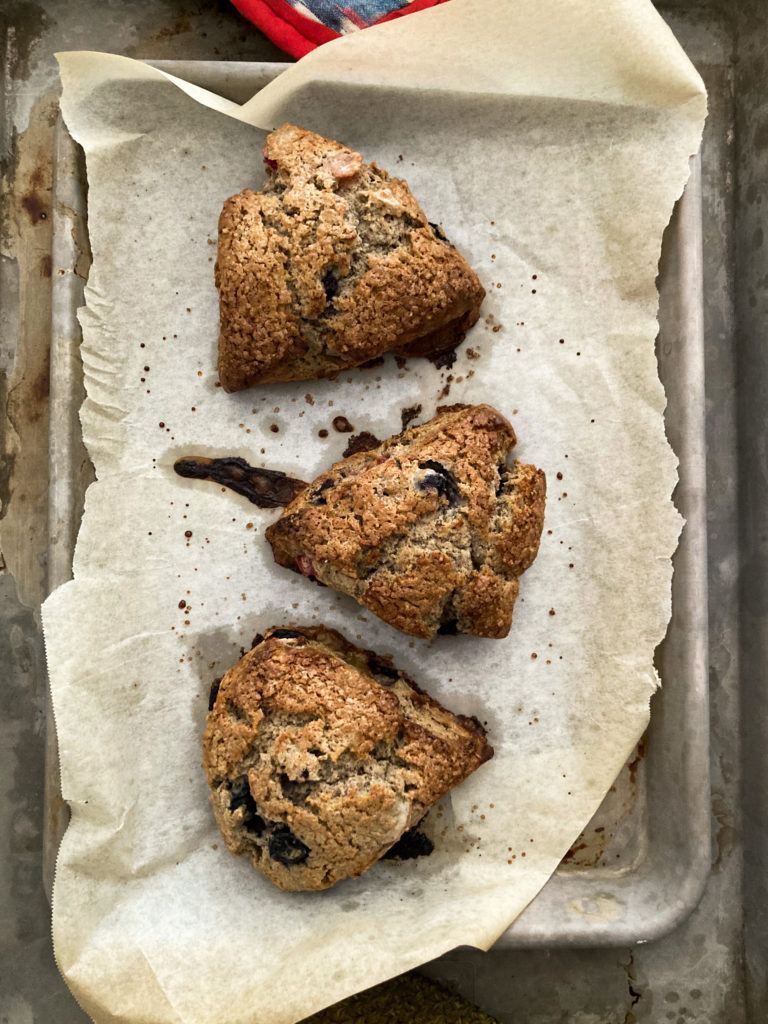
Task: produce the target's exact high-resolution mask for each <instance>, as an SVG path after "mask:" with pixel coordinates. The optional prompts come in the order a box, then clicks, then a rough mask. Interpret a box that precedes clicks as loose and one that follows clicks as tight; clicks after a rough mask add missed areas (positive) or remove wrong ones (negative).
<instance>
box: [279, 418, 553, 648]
mask: <svg viewBox="0 0 768 1024" xmlns="http://www.w3.org/2000/svg"><path fill="white" fill-rule="evenodd" d="M515 443H516V438H515V433H514V431H513V429H512V427H511V425H510V423H509V422H508V420H506V419H505V418H504V417H503V416H502V415H501V413H499V412H497V411H496V410H495V409H494V408H492V407H491V406H489V405H477V406H469V405H453V406H447V407H442V408H440V409H438V412H437V415H436V416H435V417H434V418H433V419H431V420H430V421H429V422H428V423H425V424H423V425H422V426H418V427H414V428H412V429H410V430H406V431H404V432H403V433H402V434H398V435H396V436H395V437H391V438H389V439H388V440H387V441H384V442H383V443H382V444H381V445H380V446H379V447H378V448H374V449H373V450H371V451H367V452H360V453H358V454H356V455H352V456H350V457H348V458H346V459H344V460H343V461H342V462H337V463H336V464H335V465H334V466H332V467H331V468H330V469H329V470H328V471H327V472H326V473H323V474H322V475H321V476H319V477H318V478H317V479H316V480H314V481H313V482H312V484H310V486H309V487H308V488H307V489H306V490H305V491H303V492H302V493H301V494H300V495H299V496H298V497H297V498H296V499H295V500H294V501H292V502H291V504H290V505H289V506H288V507H287V508H286V509H285V511H284V512H283V514H282V515H281V516H280V518H279V519H278V520H277V521H276V522H275V523H273V524H272V525H271V526H270V527H269V528H268V529H267V531H266V536H267V540H268V541H269V543H270V544H271V545H272V550H273V553H274V556H275V560H276V561H277V562H278V564H280V565H282V566H285V567H286V568H289V569H294V570H297V571H303V572H304V574H305V575H312V576H314V577H315V578H316V579H318V580H320V582H322V583H325V584H327V585H329V586H332V587H334V588H335V589H337V590H341V591H343V592H344V593H346V594H349V595H350V596H352V597H354V598H355V599H356V600H357V601H359V602H360V603H361V604H362V605H365V607H367V608H369V609H370V610H371V611H372V612H374V613H375V614H376V615H378V616H379V618H381V619H383V620H384V621H385V622H388V623H389V624H390V625H392V626H394V627H395V628H396V629H399V630H401V631H402V632H404V633H408V634H410V635H412V636H418V637H431V636H434V635H435V633H437V632H438V631H443V632H458V633H472V634H474V635H475V636H483V637H493V638H501V637H505V636H506V635H507V633H508V632H509V629H510V626H511V623H512V611H513V608H514V604H515V600H516V598H517V594H518V589H519V585H518V577H519V576H520V575H521V574H522V573H523V572H524V571H525V570H526V569H527V568H528V567H529V566H530V565H531V563H532V562H533V560H534V558H535V557H536V553H537V551H538V547H539V540H540V537H541V530H542V526H543V523H544V505H545V496H546V480H545V476H544V473H543V472H542V471H541V470H540V469H537V468H536V467H535V466H531V465H524V464H522V463H519V462H514V463H512V464H511V465H508V464H507V456H508V454H509V452H510V451H511V449H512V448H513V447H514V445H515Z"/></svg>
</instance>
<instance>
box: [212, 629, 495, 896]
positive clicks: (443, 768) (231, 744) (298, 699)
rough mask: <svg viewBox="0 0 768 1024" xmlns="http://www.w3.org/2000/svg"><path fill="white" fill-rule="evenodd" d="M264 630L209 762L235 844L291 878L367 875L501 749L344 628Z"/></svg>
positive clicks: (296, 884) (315, 883) (307, 884)
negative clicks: (355, 641) (361, 645)
mask: <svg viewBox="0 0 768 1024" xmlns="http://www.w3.org/2000/svg"><path fill="white" fill-rule="evenodd" d="M259 639H260V641H261V642H258V643H257V644H256V646H255V647H254V648H253V649H252V650H251V651H249V652H248V653H247V654H246V655H245V656H244V657H243V658H242V659H241V660H240V661H239V662H238V664H237V665H235V666H234V668H232V669H231V670H230V671H229V672H227V674H226V675H225V676H224V678H223V680H222V681H221V683H220V685H219V689H218V693H217V695H216V700H215V704H214V706H213V708H212V710H211V712H210V714H209V716H208V721H207V726H206V730H205V735H204V739H203V765H204V768H205V771H206V775H207V778H208V782H209V785H210V788H211V802H212V805H213V810H214V814H215V816H216V820H217V823H218V825H219V828H220V830H221V833H222V836H223V838H224V841H225V843H226V845H227V848H228V849H229V850H230V851H231V852H232V853H234V854H238V855H239V854H244V855H246V856H249V857H250V858H251V860H252V861H253V863H254V865H255V867H256V868H257V869H258V870H259V871H260V872H261V873H262V874H263V875H265V876H266V877H267V878H268V879H269V880H270V881H271V882H273V883H274V884H275V885H277V886H278V887H279V888H281V889H285V890H289V891H297V890H308V889H325V888H328V887H329V886H331V885H334V884H335V883H336V882H338V881H339V880H340V879H342V878H347V877H354V876H357V875H360V874H361V873H362V872H363V871H365V870H367V869H368V868H369V867H370V866H371V865H372V864H374V863H375V862H376V861H377V860H378V859H379V858H380V857H381V856H382V855H384V854H385V853H386V852H387V851H388V850H389V849H390V848H391V847H392V845H393V844H394V843H395V842H397V840H398V839H399V838H400V837H401V835H402V834H403V833H404V832H406V831H407V830H408V829H410V828H412V827H413V826H414V825H416V824H417V823H418V822H419V820H420V819H421V818H422V817H423V816H424V814H425V813H426V812H427V810H428V809H429V808H430V807H431V806H432V805H433V804H434V803H436V802H437V801H438V800H439V799H440V798H441V797H443V796H444V795H445V794H446V793H447V792H448V791H449V790H450V789H452V788H453V787H454V786H456V785H458V784H459V783H460V782H462V781H463V780H464V779H465V778H466V777H467V776H468V775H469V774H471V773H472V772H473V771H474V770H475V769H476V768H478V767H479V766H480V765H481V764H483V763H484V762H485V761H487V760H488V759H489V758H490V757H491V756H492V755H493V750H492V748H491V747H490V746H489V745H488V742H487V740H486V736H485V731H484V729H483V727H482V726H481V724H480V723H479V722H478V721H477V719H475V718H469V717H466V716H463V715H454V714H453V713H452V712H450V711H448V710H447V709H445V708H444V707H442V706H441V705H440V704H439V703H438V702H437V701H435V700H433V699H432V698H431V697H429V696H428V695H427V694H426V693H424V692H423V691H422V690H421V689H420V688H419V687H418V686H417V685H416V684H415V683H414V682H413V681H412V680H411V679H410V678H409V677H408V676H407V675H406V674H405V673H403V672H400V671H398V670H397V669H396V668H394V666H393V664H392V661H391V659H390V658H388V657H380V656H378V655H376V654H374V653H373V652H372V651H366V650H363V649H361V648H358V647H355V646H354V645H352V644H350V643H349V642H348V641H347V640H346V639H345V638H344V637H343V636H342V635H341V634H340V633H338V632H336V631H335V630H331V629H327V628H325V627H323V626H312V627H295V628H294V629H273V630H269V631H267V634H266V638H265V639H263V640H261V638H259Z"/></svg>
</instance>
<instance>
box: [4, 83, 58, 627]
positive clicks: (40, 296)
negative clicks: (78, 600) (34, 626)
mask: <svg viewBox="0 0 768 1024" xmlns="http://www.w3.org/2000/svg"><path fill="white" fill-rule="evenodd" d="M57 115H58V103H57V99H56V97H55V96H53V95H51V94H47V95H45V96H42V97H40V99H39V100H38V101H37V102H36V104H35V105H34V107H33V108H32V112H31V114H30V119H29V126H28V127H27V129H26V131H24V132H23V133H21V134H18V135H14V138H13V140H12V158H11V160H10V161H9V162H8V165H7V168H6V169H5V172H4V174H3V179H2V201H3V207H4V211H5V213H4V217H3V222H2V255H3V259H4V262H5V263H6V266H5V267H4V268H3V269H4V276H5V279H6V281H5V283H6V284H7V285H9V286H11V287H9V288H8V289H6V294H8V292H13V294H11V295H9V300H10V301H9V306H11V307H12V306H14V305H17V306H18V309H17V315H16V317H15V320H16V325H17V326H16V354H15V359H14V363H13V366H12V367H4V366H3V367H0V402H1V403H2V404H1V405H0V417H2V427H1V428H0V433H1V434H2V449H1V450H0V498H1V499H2V507H1V508H0V545H1V546H2V552H3V555H4V557H5V562H6V565H7V567H8V569H9V570H10V572H11V573H12V574H13V576H14V577H15V579H16V584H17V587H18V593H19V599H20V600H21V601H22V602H23V603H24V604H25V605H27V606H28V607H35V606H36V605H38V604H39V603H40V602H41V600H42V599H43V598H44V597H45V596H46V572H45V569H46V550H47V546H48V390H49V354H50V330H51V328H50V321H51V271H52V267H51V235H52V231H51V228H52V217H51V184H52V170H51V154H52V152H53V130H54V125H55V123H56V118H57ZM11 271H15V273H11ZM10 319H11V318H10V317H9V320H10Z"/></svg>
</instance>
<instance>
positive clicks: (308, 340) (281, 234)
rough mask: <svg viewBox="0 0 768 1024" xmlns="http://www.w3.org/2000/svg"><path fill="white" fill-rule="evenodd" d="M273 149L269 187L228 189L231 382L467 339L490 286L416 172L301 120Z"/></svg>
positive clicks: (224, 226)
mask: <svg viewBox="0 0 768 1024" xmlns="http://www.w3.org/2000/svg"><path fill="white" fill-rule="evenodd" d="M264 157H265V161H266V163H267V177H266V181H265V183H264V186H263V189H262V191H261V192H252V191H249V190H245V191H243V192H240V193H239V194H238V195H235V196H232V197H231V198H230V199H227V201H226V202H225V203H224V207H223V209H222V212H221V216H220V218H219V247H218V255H217V260H216V271H215V280H216V287H217V288H218V290H219V306H220V334H219V361H218V368H219V377H220V380H221V383H222V385H223V386H224V388H225V389H226V390H227V391H238V390H241V389H243V388H247V387H250V386H251V385H253V384H257V383H267V382H272V381H286V380H304V379H310V378H316V377H332V376H334V375H335V374H336V373H338V372H339V370H341V369H344V368H346V367H351V366H358V365H359V364H360V363H364V362H367V361H368V360H369V359H373V358H375V357H376V356H379V355H381V354H382V353H384V352H388V351H396V352H400V353H403V354H406V355H408V354H413V355H416V354H418V355H429V354H431V353H433V352H438V351H442V350H444V349H446V348H449V347H451V346H453V345H455V344H457V343H458V342H459V341H460V340H461V338H462V337H463V335H464V332H465V331H466V330H468V328H469V327H471V326H472V324H474V323H475V321H476V320H477V318H478V315H479V310H480V303H481V302H482V300H483V296H484V295H485V291H484V289H483V287H482V285H481V284H480V282H479V280H478V278H477V275H476V274H475V273H474V271H473V270H472V269H471V268H470V267H469V265H468V264H467V262H466V260H465V259H464V258H463V256H461V255H460V253H459V252H457V250H456V249H455V248H454V247H453V246H452V245H451V244H450V243H449V242H448V241H446V240H445V238H444V236H442V232H440V231H439V229H436V228H435V227H433V226H432V225H430V224H429V222H428V221H427V219H426V217H425V215H424V213H423V212H422V210H421V209H420V207H419V205H418V203H417V202H416V200H415V199H414V198H413V196H412V195H411V192H410V190H409V188H408V185H407V184H406V182H404V181H401V180H400V179H398V178H390V177H389V175H388V174H387V172H386V171H383V170H381V169H380V168H378V167H377V166H376V165H375V164H364V163H363V162H362V157H361V156H360V154H359V153H356V152H355V151H354V150H351V149H348V148H347V147H346V146H343V145H341V144H340V143H338V142H333V141H331V140H329V139H325V138H323V137H322V136H320V135H317V134H315V133H314V132H309V131H306V130H305V129H303V128H297V127H295V126H294V125H287V124H286V125H283V126H282V127H281V128H279V129H277V131H275V132H273V133H272V134H271V135H269V136H268V137H267V139H266V142H265V144H264Z"/></svg>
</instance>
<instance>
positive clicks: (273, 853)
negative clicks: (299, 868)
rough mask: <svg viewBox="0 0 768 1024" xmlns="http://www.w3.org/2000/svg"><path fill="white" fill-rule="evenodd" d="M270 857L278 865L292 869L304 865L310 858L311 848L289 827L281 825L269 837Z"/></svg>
mask: <svg viewBox="0 0 768 1024" xmlns="http://www.w3.org/2000/svg"><path fill="white" fill-rule="evenodd" d="M269 856H270V857H271V858H272V860H276V861H277V862H278V864H285V865H286V866H288V867H292V866H293V865H294V864H303V863H304V861H305V860H306V859H307V857H308V856H309V847H308V846H307V845H306V844H305V843H302V841H301V840H300V839H299V838H297V837H296V836H295V835H294V834H293V832H291V830H290V829H289V828H288V826H287V825H281V826H279V827H278V828H276V829H275V831H274V832H273V833H272V835H271V836H270V837H269Z"/></svg>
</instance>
